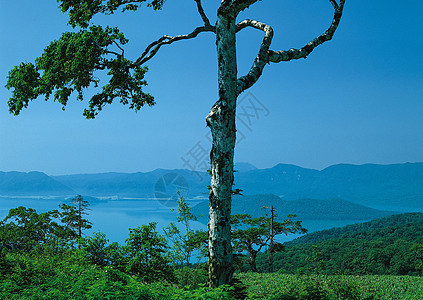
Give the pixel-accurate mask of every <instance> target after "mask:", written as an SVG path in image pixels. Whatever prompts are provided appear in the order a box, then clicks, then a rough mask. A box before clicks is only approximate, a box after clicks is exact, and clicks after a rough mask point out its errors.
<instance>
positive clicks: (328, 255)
mask: <svg viewBox="0 0 423 300" xmlns="http://www.w3.org/2000/svg"><path fill="white" fill-rule="evenodd" d="M422 245H423V214H422V213H406V214H399V215H393V216H391V217H385V218H382V219H377V220H373V221H370V222H365V223H359V224H354V225H348V226H345V227H342V228H334V229H330V230H323V231H319V232H313V233H310V234H308V235H305V236H303V237H300V238H297V239H295V240H294V241H291V242H286V243H285V249H284V251H281V252H278V253H276V254H275V255H274V256H275V257H274V268H275V270H279V272H282V273H289V274H303V273H310V272H317V273H322V274H330V275H335V274H345V275H370V274H373V275H375V274H378V275H422V269H421V266H422V258H423V257H422V250H423V248H422ZM266 257H267V256H266V254H262V255H260V256H259V257H258V258H257V265H258V268H259V270H262V271H265V270H266V269H267V258H266Z"/></svg>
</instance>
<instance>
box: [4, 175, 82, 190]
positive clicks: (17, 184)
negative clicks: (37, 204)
mask: <svg viewBox="0 0 423 300" xmlns="http://www.w3.org/2000/svg"><path fill="white" fill-rule="evenodd" d="M74 194H75V191H73V190H72V189H71V188H69V187H68V186H66V185H64V184H62V183H60V182H58V181H56V180H54V179H53V178H51V177H50V176H48V175H46V174H44V173H41V172H29V173H23V172H0V195H8V196H29V195H31V196H57V195H74Z"/></svg>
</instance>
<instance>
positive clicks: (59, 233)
mask: <svg viewBox="0 0 423 300" xmlns="http://www.w3.org/2000/svg"><path fill="white" fill-rule="evenodd" d="M196 220H197V217H196V216H195V215H193V213H192V212H191V207H190V206H189V205H187V203H186V202H185V201H184V199H183V198H182V197H181V198H180V199H179V201H178V217H177V219H176V220H175V221H176V222H175V223H171V224H169V226H168V227H166V228H165V229H164V230H163V233H161V232H159V230H158V229H157V228H156V223H149V224H146V225H141V226H140V227H138V228H130V229H129V231H128V237H127V239H126V240H125V244H124V245H120V244H118V243H116V242H110V241H109V240H108V239H107V238H106V236H105V234H103V233H98V232H97V233H94V234H92V235H90V236H86V235H84V231H85V230H86V229H89V228H90V227H91V225H92V224H91V222H90V221H89V203H88V202H87V201H86V200H84V199H83V198H82V197H80V196H78V197H75V198H74V199H73V201H72V202H71V203H69V204H61V205H60V206H59V208H58V209H57V210H52V211H48V212H43V213H38V212H36V211H35V210H34V209H31V208H26V207H18V208H14V209H11V210H10V211H9V214H8V215H7V216H6V218H5V219H3V220H2V221H0V299H167V298H168V299H386V297H387V295H388V296H389V297H391V296H392V295H393V294H392V293H393V291H390V290H389V289H388V290H387V289H385V288H384V287H383V284H381V282H385V283H384V284H385V285H386V286H390V287H392V286H396V287H398V288H399V289H400V290H401V291H403V293H405V294H404V295H408V296H410V295H411V297H412V298H413V297H414V299H417V298H418V297H420V295H422V294H423V291H422V289H421V288H419V286H420V287H421V285H422V283H423V282H422V281H421V280H422V278H421V275H422V268H423V255H422V254H423V232H422V228H423V214H421V213H413V214H402V215H394V216H391V217H386V218H382V219H378V220H374V221H371V222H367V223H362V224H355V225H350V226H346V227H343V228H337V229H331V230H325V231H321V232H315V233H310V234H308V235H305V236H303V237H301V238H299V239H296V240H294V241H292V242H289V243H286V244H284V245H281V244H278V243H275V244H272V243H271V241H272V240H273V237H274V236H276V235H278V234H289V233H295V232H305V231H306V229H305V228H303V227H302V226H301V221H298V220H296V218H295V216H294V215H291V216H288V217H287V218H286V219H285V220H283V221H279V220H277V219H276V220H271V218H270V217H268V216H264V217H257V218H254V217H251V216H250V215H248V214H239V215H234V216H233V220H232V222H233V224H232V225H233V243H234V244H233V249H234V252H235V253H236V256H235V258H236V267H237V269H236V275H235V278H236V280H235V283H234V286H232V287H229V286H222V287H220V288H218V289H209V288H207V287H206V282H207V268H206V265H205V263H204V261H205V257H206V256H207V251H206V244H207V233H206V232H204V231H201V230H193V229H191V224H192V222H193V221H196ZM271 221H272V222H271ZM270 226H272V228H273V230H272V233H270V231H269V229H270ZM265 249H267V250H266V251H263V250H265ZM269 249H270V251H269ZM269 253H272V255H273V271H275V272H274V273H272V274H271V273H268V270H269V260H268V258H269ZM251 270H253V271H254V272H251ZM260 273H261V274H260ZM264 273H267V275H266V276H267V277H263V276H265V274H264ZM290 274H292V275H290ZM372 274H373V275H377V276H379V277H348V276H347V275H372ZM386 275H412V276H411V277H407V278H413V279H412V280H411V279H410V280H409V279H407V278H405V277H404V278H402V277H395V276H388V277H382V276H386ZM260 276H261V277H260ZM336 276H338V277H336ZM266 282H267V283H266ZM269 282H272V283H276V282H277V283H279V284H277V285H275V284H270V283H269ZM377 284H379V287H378V288H377V289H376V288H375V286H376V285H377ZM396 293H397V292H396ZM401 297H402V296H401ZM401 297H400V296H399V298H398V299H401ZM416 297H417V298H416ZM412 298H410V299H412Z"/></svg>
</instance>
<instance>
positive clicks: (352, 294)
mask: <svg viewBox="0 0 423 300" xmlns="http://www.w3.org/2000/svg"><path fill="white" fill-rule="evenodd" d="M237 278H238V279H239V280H240V281H241V282H242V283H243V284H244V285H246V286H247V293H248V298H247V299H267V300H276V299H313V300H317V299H328V300H332V299H343V300H345V299H381V300H382V299H383V300H387V299H409V300H416V299H423V278H422V277H412V276H388V275H369V276H344V275H337V276H326V275H311V276H305V275H304V276H296V275H285V274H278V273H273V274H269V273H265V274H257V273H241V274H238V275H237Z"/></svg>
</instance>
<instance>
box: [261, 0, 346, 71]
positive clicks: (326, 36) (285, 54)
mask: <svg viewBox="0 0 423 300" xmlns="http://www.w3.org/2000/svg"><path fill="white" fill-rule="evenodd" d="M329 2H330V3H331V4H332V6H333V8H334V10H335V13H334V16H333V20H332V24H331V25H330V27H329V28H328V29H327V30H326V31H325V32H324V33H323V34H322V35H320V36H318V37H317V38H315V39H313V40H312V41H310V42H309V43H308V44H306V45H305V46H304V47H302V48H300V49H294V48H293V49H289V50H286V51H272V50H270V51H269V61H270V62H273V63H279V62H281V61H290V60H293V59H299V58H306V57H307V56H308V55H309V54H310V53H311V52H312V51H313V50H314V48H316V47H317V46H319V45H321V44H323V43H324V42H327V41H329V40H331V39H332V37H333V35H334V33H335V31H336V29H337V28H338V25H339V22H340V21H341V17H342V11H343V9H344V4H345V0H340V2H339V5H338V3H337V2H336V1H335V0H329Z"/></svg>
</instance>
